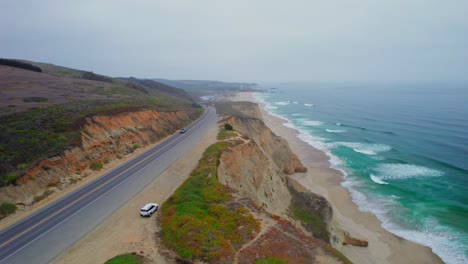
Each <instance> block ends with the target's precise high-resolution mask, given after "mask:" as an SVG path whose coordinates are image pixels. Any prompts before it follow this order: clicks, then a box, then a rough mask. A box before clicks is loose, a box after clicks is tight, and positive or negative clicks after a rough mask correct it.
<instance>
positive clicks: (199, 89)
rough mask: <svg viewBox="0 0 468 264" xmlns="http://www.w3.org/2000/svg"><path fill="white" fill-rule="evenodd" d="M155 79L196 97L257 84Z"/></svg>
mask: <svg viewBox="0 0 468 264" xmlns="http://www.w3.org/2000/svg"><path fill="white" fill-rule="evenodd" d="M153 80H154V81H157V82H160V83H164V84H167V85H170V86H174V87H177V88H181V89H184V90H186V91H187V92H188V93H189V94H191V95H192V96H194V97H201V96H206V95H216V94H220V93H227V92H234V91H236V92H237V91H240V90H243V89H251V88H252V87H255V86H256V85H257V84H255V83H241V82H220V81H207V80H167V79H153Z"/></svg>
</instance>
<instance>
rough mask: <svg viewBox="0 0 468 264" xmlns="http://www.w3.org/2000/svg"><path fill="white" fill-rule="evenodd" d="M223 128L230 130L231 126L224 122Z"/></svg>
mask: <svg viewBox="0 0 468 264" xmlns="http://www.w3.org/2000/svg"><path fill="white" fill-rule="evenodd" d="M224 129H226V130H232V129H233V127H232V126H231V125H230V124H228V123H226V124H224Z"/></svg>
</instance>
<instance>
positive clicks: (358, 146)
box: [329, 142, 392, 156]
mask: <svg viewBox="0 0 468 264" xmlns="http://www.w3.org/2000/svg"><path fill="white" fill-rule="evenodd" d="M329 146H330V147H331V148H336V147H340V146H343V147H347V148H351V149H353V151H354V152H357V153H362V154H366V155H371V156H373V155H377V154H379V153H381V152H385V151H389V150H391V149H392V147H390V146H388V145H384V144H367V143H360V142H333V143H330V144H329Z"/></svg>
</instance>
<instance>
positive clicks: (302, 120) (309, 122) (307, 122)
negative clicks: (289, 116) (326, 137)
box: [295, 118, 323, 126]
mask: <svg viewBox="0 0 468 264" xmlns="http://www.w3.org/2000/svg"><path fill="white" fill-rule="evenodd" d="M295 121H296V122H298V123H299V124H300V125H303V126H321V125H323V122H321V121H318V120H310V119H307V118H298V119H296V120H295Z"/></svg>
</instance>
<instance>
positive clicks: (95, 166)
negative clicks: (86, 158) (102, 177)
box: [89, 162, 102, 171]
mask: <svg viewBox="0 0 468 264" xmlns="http://www.w3.org/2000/svg"><path fill="white" fill-rule="evenodd" d="M89 168H90V169H91V170H93V171H98V170H101V169H102V163H101V162H93V163H91V165H90V166H89Z"/></svg>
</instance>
